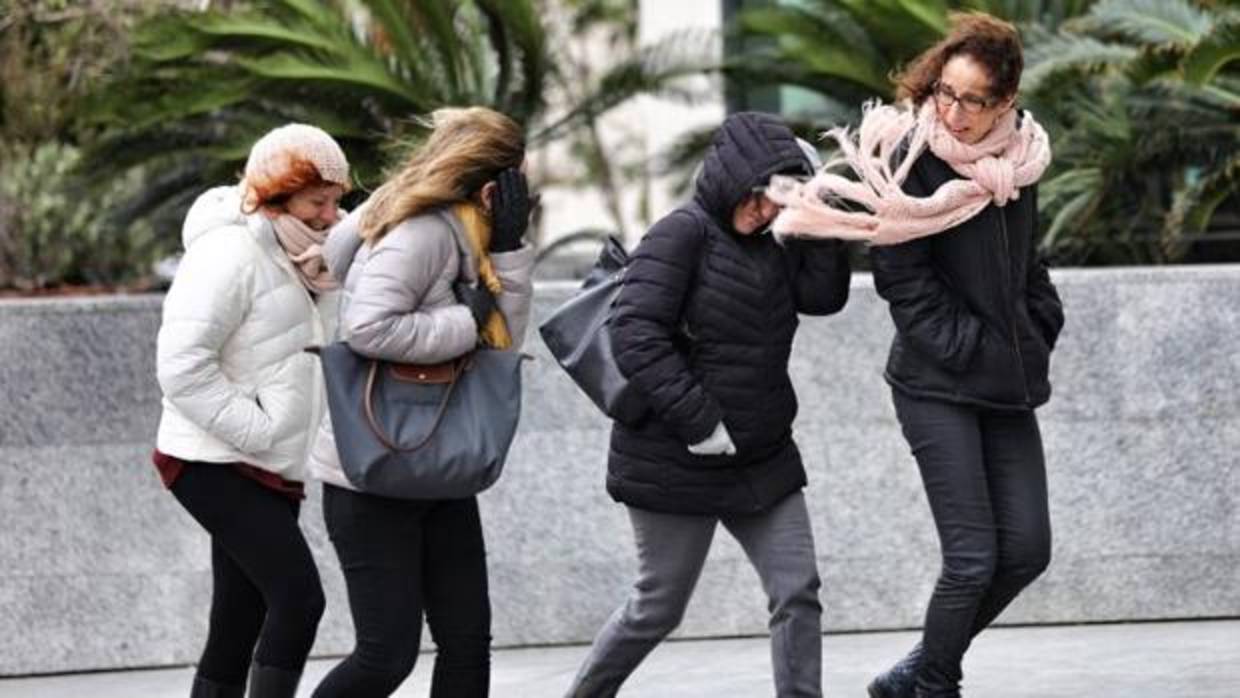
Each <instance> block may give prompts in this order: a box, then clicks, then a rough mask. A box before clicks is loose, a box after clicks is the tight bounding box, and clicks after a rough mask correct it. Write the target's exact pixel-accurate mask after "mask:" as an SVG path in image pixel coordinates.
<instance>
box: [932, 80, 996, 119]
mask: <svg viewBox="0 0 1240 698" xmlns="http://www.w3.org/2000/svg"><path fill="white" fill-rule="evenodd" d="M934 101H935V103H936V104H938V105H939V106H940V107H942V108H944V109H949V108H951V106H952V105H953V104H956V103H959V104H960V108H961V109H963V110H964V111H965V113H966V114H980V113H981V112H983V111H985V110H987V109H989V108H990V107H993V106H994V105H995V101H994V100H993V99H985V98H982V97H974V96H973V95H957V94H956V93H955V92H952V88H950V87H948V86H947V85H944V84H943V83H941V82H936V83H934Z"/></svg>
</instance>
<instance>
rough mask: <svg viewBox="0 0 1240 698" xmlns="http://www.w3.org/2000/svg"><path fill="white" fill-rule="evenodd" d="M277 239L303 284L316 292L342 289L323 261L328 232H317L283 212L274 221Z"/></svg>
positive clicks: (272, 225) (272, 223) (272, 222)
mask: <svg viewBox="0 0 1240 698" xmlns="http://www.w3.org/2000/svg"><path fill="white" fill-rule="evenodd" d="M271 227H272V228H273V229H274V230H275V233H276V240H278V241H279V243H280V247H282V248H284V253H285V254H287V255H288V258H289V260H290V261H291V262H292V263H293V268H294V269H295V270H297V276H299V277H300V278H301V283H302V284H303V285H305V287H306V288H307V289H309V290H310V291H312V292H314V293H324V292H326V291H331V290H334V289H336V288H337V287H338V286H339V283H337V281H336V279H335V278H333V277H332V275H331V272H329V271H328V270H327V264H326V262H324V260H323V241H324V240H326V239H327V231H326V230H315V229H314V228H311V227H310V226H308V225H306V224H305V223H303V222H302V221H301V219H299V218H296V217H294V216H290V215H289V214H287V213H282V214H280V215H279V217H277V218H275V219H274V220H272V221H271Z"/></svg>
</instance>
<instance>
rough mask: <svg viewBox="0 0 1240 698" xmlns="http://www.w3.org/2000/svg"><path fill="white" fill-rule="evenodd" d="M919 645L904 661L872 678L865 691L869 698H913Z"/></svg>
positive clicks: (920, 650)
mask: <svg viewBox="0 0 1240 698" xmlns="http://www.w3.org/2000/svg"><path fill="white" fill-rule="evenodd" d="M921 657H922V649H921V643H920V642H919V643H917V644H916V645H915V646H914V647H913V649H912V650H910V651H909V653H908V654H907V655H905V656H904V659H901V660H900V661H898V662H896V664H895V666H893V667H891V668H890V669H888V670H887V671H884V672H883V673H881V674H879V675H878V676H876V677H874V680H873V681H871V682H870V685H869V687H868V689H867V690H869V692H870V698H914V693H913V691H914V689H915V687H916V684H917V669H918V667H920V666H921Z"/></svg>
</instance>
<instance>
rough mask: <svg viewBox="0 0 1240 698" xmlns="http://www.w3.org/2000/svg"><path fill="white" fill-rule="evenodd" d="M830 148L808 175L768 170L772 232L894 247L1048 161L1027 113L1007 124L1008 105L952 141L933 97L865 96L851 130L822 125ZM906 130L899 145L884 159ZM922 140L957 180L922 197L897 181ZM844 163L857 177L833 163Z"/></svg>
mask: <svg viewBox="0 0 1240 698" xmlns="http://www.w3.org/2000/svg"><path fill="white" fill-rule="evenodd" d="M827 135H828V136H830V137H832V138H834V139H835V141H836V142H837V143H838V144H839V148H840V154H839V156H838V157H836V158H835V159H833V160H831V161H830V162H828V163H827V164H825V165H824V166H823V167H822V169H820V170H819V172H818V174H817V175H815V176H814V178H813V179H811V180H810V181H809V182H805V183H802V182H798V181H796V180H795V179H792V178H789V177H783V176H778V175H776V176H773V177H771V184H770V187H768V189H767V195H768V196H769V197H770V198H771V199H773V200H774V201H775V202H776V203H779V204H781V205H782V206H784V210H783V211H782V212H781V213H780V214H779V216H778V217H777V218H776V219H775V222H774V224H773V226H772V227H773V229H774V231H775V232H776V233H779V234H782V235H788V236H793V237H812V238H841V239H845V240H865V241H867V242H870V243H871V244H875V245H894V244H898V243H901V242H906V241H908V240H913V239H916V238H920V237H925V236H927V235H933V234H935V233H939V232H942V231H944V230H948V229H949V228H952V227H954V226H957V225H959V224H961V223H963V222H964V221H967V220H969V219H970V218H972V217H973V216H976V215H977V214H978V213H979V212H981V210H982V209H984V208H986V206H987V204H989V203H991V202H992V201H993V202H994V203H995V205H997V206H1004V205H1006V204H1007V203H1008V202H1010V201H1015V200H1016V199H1017V198H1018V197H1019V196H1020V188H1021V187H1025V186H1029V185H1030V184H1033V183H1035V182H1037V181H1038V179H1039V178H1040V177H1041V176H1042V173H1043V172H1044V171H1046V167H1047V166H1048V165H1049V164H1050V161H1051V149H1050V143H1049V141H1048V140H1047V137H1046V131H1044V130H1043V129H1042V127H1041V125H1039V124H1038V122H1037V121H1035V120H1034V119H1033V116H1032V115H1031V114H1029V113H1028V112H1025V113H1024V116H1023V118H1022V119H1021V120H1020V126H1019V127H1017V116H1016V112H1015V110H1009V111H1008V112H1007V113H1006V114H1004V115H1003V116H1001V117H999V119H998V120H997V121H996V122H995V125H994V127H993V128H991V130H990V132H989V133H987V134H986V137H985V138H983V139H982V140H981V141H979V142H977V143H973V144H968V143H961V142H960V141H958V140H956V138H955V137H954V136H952V134H951V132H950V131H948V130H947V129H946V128H943V126H942V124H941V123H940V121H939V119H938V117H937V115H936V114H935V109H934V102H933V101H931V100H927V101H926V103H925V104H923V105H922V107H921V109H920V110H916V111H915V110H914V109H913V108H912V107H911V105H909V104H908V103H904V104H901V105H880V104H877V103H872V104H868V105H866V107H865V110H864V114H863V118H862V120H861V128H860V129H858V131H857V133H856V135H855V136H854V134H852V133H850V132H849V130H848V129H847V128H836V129H832V130H831V131H828V132H827ZM906 138H907V142H908V150H907V153H906V154H905V155H904V157H903V158H902V159H901V160H899V162H898V163H894V164H895V169H894V171H893V170H892V165H893V158H894V156H895V154H896V151H897V149H898V148H899V147H900V146H901V143H902V142H904V141H905V139H906ZM927 147H929V148H930V151H931V152H933V153H934V154H935V155H937V156H938V157H940V158H941V159H943V161H945V162H946V163H947V164H948V165H950V166H951V168H952V169H953V170H955V171H956V172H957V173H959V174H960V175H962V176H963V177H964V179H958V180H953V181H950V182H947V183H945V184H943V185H942V186H940V187H939V188H938V189H937V190H935V191H934V193H932V194H930V195H929V196H926V197H918V196H910V195H908V194H906V193H904V191H903V190H902V189H901V185H902V184H903V183H904V180H905V179H906V178H907V177H908V173H909V170H910V169H911V168H912V166H913V163H914V162H915V161H916V160H917V158H918V157H919V156H920V155H921V154H922V152H924V150H925V149H926V148H927ZM842 166H847V167H848V168H849V169H850V170H851V171H852V173H853V174H854V175H855V176H856V177H857V180H859V181H857V180H854V179H849V178H846V177H844V176H843V175H841V174H837V173H836V172H834V171H833V170H837V169H839V168H841V167H842Z"/></svg>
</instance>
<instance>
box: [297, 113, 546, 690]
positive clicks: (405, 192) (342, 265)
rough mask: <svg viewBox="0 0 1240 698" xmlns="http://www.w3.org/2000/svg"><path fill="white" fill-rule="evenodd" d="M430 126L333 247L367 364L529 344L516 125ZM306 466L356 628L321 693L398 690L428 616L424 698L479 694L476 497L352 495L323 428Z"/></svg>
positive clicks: (440, 116) (482, 559)
mask: <svg viewBox="0 0 1240 698" xmlns="http://www.w3.org/2000/svg"><path fill="white" fill-rule="evenodd" d="M433 118H434V126H435V128H434V131H433V132H432V133H431V135H430V137H429V139H428V140H427V141H426V142H425V143H424V144H423V145H422V146H421V147H420V148H418V149H417V150H416V151H415V152H414V153H413V154H412V156H411V157H410V159H409V161H408V162H407V163H406V164H405V166H404V168H403V169H402V170H401V172H399V173H398V174H397V175H396V176H394V177H393V178H392V179H391V180H389V181H388V182H387V183H386V184H384V185H383V186H382V187H380V188H379V189H378V190H377V191H376V192H375V194H374V195H373V196H372V197H371V199H370V201H368V202H367V203H366V204H365V205H364V206H363V207H361V208H359V209H358V210H357V211H355V212H354V213H353V214H352V215H351V216H350V217H349V218H348V219H346V220H345V221H343V222H341V223H340V224H339V225H338V226H337V227H336V228H335V229H333V232H332V235H331V237H330V238H329V239H328V242H327V245H326V251H325V257H326V259H327V263H328V266H329V268H331V269H332V271H333V272H334V273H336V275H337V277H340V276H344V279H345V282H344V290H345V295H344V299H343V302H342V310H341V331H342V335H343V338H344V339H345V340H346V341H347V342H348V343H349V346H350V347H351V348H352V349H353V350H354V351H356V352H358V353H359V354H362V355H364V356H369V357H374V358H378V359H384V360H389V361H398V362H406V363H420V364H427V363H439V362H443V361H447V360H449V359H452V358H455V357H457V356H461V355H462V354H465V353H466V352H468V351H470V350H472V349H473V348H474V347H475V346H477V345H478V344H479V343H482V344H486V345H489V346H493V347H497V348H512V347H515V346H517V345H518V344H519V343H520V341H521V338H522V337H523V336H524V334H525V327H526V324H527V321H528V318H529V312H530V301H531V295H532V285H531V281H530V275H531V271H532V269H533V265H534V254H533V250H532V249H531V248H528V247H525V246H523V245H522V242H521V236H522V235H523V234H524V232H525V228H526V225H527V222H528V220H529V212H530V198H529V195H528V193H527V191H526V184H525V176H524V174H523V173H521V171H520V169H519V168H520V167H521V166H522V164H523V162H524V159H525V142H524V137H523V135H522V131H521V128H520V127H519V126H518V125H517V124H516V123H515V122H514V121H512V120H511V119H509V118H508V117H506V116H504V115H502V114H499V113H497V112H494V111H491V110H489V109H484V108H471V109H445V110H441V111H438V112H436V113H435V114H434V117H433ZM363 241H365V244H362V243H363ZM359 248H360V249H359ZM346 270H347V272H346ZM310 467H311V471H312V472H313V474H314V475H315V476H316V477H318V478H319V479H321V480H322V481H323V483H324V492H323V509H324V517H325V519H326V522H327V530H328V533H329V535H330V537H331V540H332V544H333V545H334V546H335V548H336V553H337V555H338V556H339V558H340V564H341V568H342V569H343V570H344V575H345V581H346V583H347V586H348V593H349V607H350V611H351V613H352V616H353V624H354V628H355V631H356V634H357V641H356V645H355V647H354V650H353V653H352V654H351V655H349V656H348V657H346V658H345V659H344V660H343V661H342V662H341V663H340V664H339V665H337V666H336V667H335V668H334V669H333V670H332V671H331V672H330V673H329V674H328V675H327V677H326V678H324V680H323V682H322V683H321V684H320V685H319V687H318V688H317V689H316V691H315V693H314V695H315V696H316V698H331V697H334V696H349V697H350V698H366V697H368V696H388V695H391V694H392V693H393V692H394V691H395V690H396V689H397V688H398V687H399V686H400V684H401V683H402V682H403V681H404V679H405V678H406V677H407V676H408V675H409V673H410V672H411V671H412V670H413V666H414V663H415V661H416V660H417V656H418V650H419V646H420V639H421V638H420V634H421V630H422V615H423V613H424V612H425V614H426V617H427V622H428V625H429V626H430V630H431V635H432V636H433V638H434V641H435V645H436V647H437V649H438V652H437V654H436V659H435V670H434V678H433V683H432V688H431V696H432V697H436V698H445V697H447V696H452V697H453V698H471V697H474V696H486V695H487V693H488V690H489V684H490V640H491V637H490V631H491V611H490V600H489V597H488V593H487V571H486V553H485V550H484V546H483V536H482V524H481V521H480V519H479V516H478V503H477V499H476V498H475V497H468V498H465V499H454V500H431V499H424V500H405V499H391V498H387V497H381V496H377V495H373V494H368V493H365V492H360V491H357V490H356V488H355V487H354V486H353V485H352V484H350V482H349V481H348V480H347V479H346V477H345V475H344V473H343V471H342V470H341V468H340V462H339V457H338V455H337V453H336V448H335V441H334V439H333V437H332V431H331V424H330V421H329V420H328V419H324V421H323V423H322V427H321V428H320V430H319V434H318V437H317V438H316V443H315V447H314V451H313V454H312V456H311V461H310Z"/></svg>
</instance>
